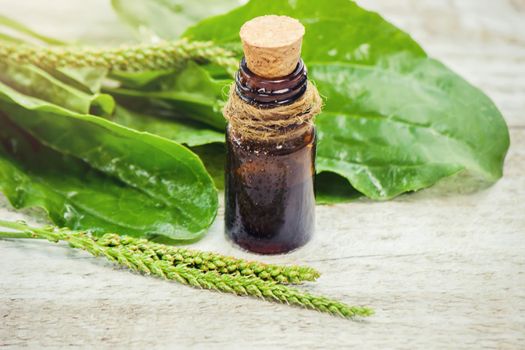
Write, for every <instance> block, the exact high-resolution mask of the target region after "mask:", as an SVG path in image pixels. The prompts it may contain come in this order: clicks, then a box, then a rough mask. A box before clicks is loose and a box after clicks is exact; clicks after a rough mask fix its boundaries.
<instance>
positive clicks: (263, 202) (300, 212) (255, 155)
mask: <svg viewBox="0 0 525 350" xmlns="http://www.w3.org/2000/svg"><path fill="white" fill-rule="evenodd" d="M306 84H307V77H306V69H305V67H304V64H303V63H302V62H299V63H298V65H297V68H296V69H295V71H294V72H292V73H291V74H290V75H288V76H286V77H283V78H278V79H264V78H261V77H258V76H256V75H255V74H253V73H252V72H250V71H249V69H248V68H247V66H246V63H245V61H244V60H243V61H241V65H240V69H239V72H238V74H237V79H236V91H237V94H238V96H239V97H241V98H242V99H243V100H244V101H245V102H247V103H250V104H252V105H255V106H257V107H258V108H272V107H275V106H282V105H286V104H290V103H293V102H294V101H296V100H297V99H298V98H299V97H301V96H302V95H303V93H304V91H305V90H306ZM297 131H299V132H297ZM289 135H292V136H289V137H287V134H286V133H285V134H283V137H280V138H278V140H264V141H262V140H251V139H245V138H243V135H240V134H239V133H238V132H237V130H235V129H234V128H233V127H232V126H231V125H229V126H228V128H227V133H226V146H227V162H226V178H225V205H226V212H225V229H226V235H227V236H228V237H229V238H230V239H231V240H232V241H233V242H235V243H236V244H238V245H239V246H241V247H242V248H244V249H247V250H249V251H252V252H256V253H260V254H279V253H285V252H289V251H291V250H294V249H296V248H298V247H301V246H303V245H304V244H306V243H307V242H308V241H309V240H310V238H311V237H312V235H313V232H314V226H315V191H314V176H315V151H316V134H315V127H314V126H313V125H310V124H308V125H302V126H301V127H300V129H298V130H292V131H291V132H290V133H289Z"/></svg>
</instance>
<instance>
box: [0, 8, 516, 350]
mask: <svg viewBox="0 0 525 350" xmlns="http://www.w3.org/2000/svg"><path fill="white" fill-rule="evenodd" d="M360 2H361V3H363V5H364V6H366V7H368V8H371V9H375V10H378V11H380V12H381V13H382V14H384V15H385V17H387V18H389V19H390V20H392V21H393V22H394V23H396V24H397V25H399V26H401V27H402V28H404V29H406V30H407V31H409V32H410V33H411V34H412V35H413V36H414V37H415V38H416V39H417V40H418V41H419V42H421V43H422V44H423V46H424V47H425V49H427V51H428V52H429V53H430V54H432V55H433V56H435V57H437V58H439V59H442V60H443V61H445V62H446V63H447V64H449V65H450V66H451V67H452V68H454V69H455V70H456V71H458V72H459V73H460V74H462V75H464V76H466V77H467V78H468V79H469V80H470V81H472V82H473V83H475V84H476V85H478V86H480V87H481V88H482V89H484V90H485V91H486V92H487V93H488V94H489V96H491V97H492V98H494V100H495V102H496V103H497V104H498V107H500V108H501V110H502V112H503V114H504V115H505V117H506V118H507V121H508V123H509V125H510V126H511V140H512V147H511V150H510V152H509V155H508V157H507V161H506V165H505V176H504V177H503V178H502V179H501V180H500V181H499V182H497V183H496V184H495V185H493V186H492V187H489V188H487V189H484V190H478V191H474V192H472V189H469V188H464V186H463V185H464V182H461V181H459V180H458V179H452V180H445V181H443V182H442V183H440V184H438V185H437V186H435V187H434V188H431V189H428V190H425V191H421V192H419V193H416V194H413V195H405V196H402V197H400V198H398V199H396V200H394V201H389V202H384V203H375V202H370V201H367V200H361V201H357V202H354V203H349V204H344V205H335V206H321V207H318V211H317V215H318V227H317V235H316V237H315V239H314V241H313V242H311V243H310V244H309V245H308V246H306V247H305V248H303V249H301V250H299V251H297V252H294V253H292V254H289V255H285V256H276V257H256V256H253V255H250V254H247V253H244V252H241V251H239V250H237V249H236V248H234V247H232V246H230V245H229V244H228V243H227V242H226V241H225V240H224V238H223V236H222V211H221V213H220V214H219V217H218V218H217V221H216V223H215V224H214V225H213V227H212V229H211V231H210V233H209V234H208V235H207V236H206V237H205V238H204V239H203V240H202V241H200V242H198V243H197V244H195V245H194V246H195V247H196V248H199V249H209V250H215V251H219V252H222V253H226V254H232V255H236V256H244V257H251V258H258V259H261V260H265V261H268V262H282V263H308V264H310V265H312V266H314V267H317V268H318V269H320V270H321V271H322V272H323V276H322V278H321V279H320V280H319V282H318V283H315V284H309V285H307V286H305V289H308V290H311V291H313V292H316V293H324V294H328V295H331V296H334V297H337V298H341V299H343V300H345V301H347V302H349V303H356V304H366V305H370V306H373V307H374V308H375V309H376V311H377V315H375V316H374V317H372V318H370V319H369V320H367V321H363V322H350V321H344V320H340V319H337V318H333V317H330V316H327V315H323V314H318V313H314V312H311V311H305V310H299V309H295V308H290V307H286V306H282V305H274V304H269V303H264V302H261V301H256V300H252V299H248V298H239V297H234V296H230V295H222V294H217V293H212V292H208V291H200V290H193V289H190V288H187V287H184V286H179V285H177V284H175V283H167V282H164V281H160V280H156V279H153V278H147V277H142V276H137V275H134V274H132V273H129V272H126V271H122V270H118V269H115V268H113V267H111V266H110V265H109V264H107V263H105V262H104V261H103V260H100V259H94V258H91V257H89V256H88V255H86V254H84V253H82V252H77V251H73V250H71V249H69V248H67V247H66V246H64V245H60V246H54V245H50V244H48V243H45V242H29V241H24V242H20V241H0V346H2V345H3V346H7V347H13V348H16V347H21V346H31V347H42V346H51V347H61V346H69V345H72V346H83V347H89V348H99V347H117V348H130V347H131V348H144V347H160V348H168V347H170V348H172V347H176V346H179V347H189V346H194V347H198V348H227V347H228V348H230V347H233V348H246V347H250V348H252V347H253V348H268V347H287V348H297V349H304V348H323V347H324V348H330V349H333V348H336V347H337V348H338V347H343V348H346V347H349V346H351V345H355V346H360V347H361V348H367V349H368V348H405V349H412V348H425V349H442V348H475V349H477V348H482V347H487V348H503V349H519V348H524V347H525V175H524V174H525V93H524V91H525V68H524V67H525V64H524V63H525V37H524V33H525V29H524V27H523V26H524V23H525V15H524V14H525V4H524V3H523V2H522V1H511V0H507V1H503V0H501V1H488V0H486V1H476V0H461V1H460V0H454V1H452V0H451V1H433V0H432V1H431V0H424V1H421V0H420V1H416V0H403V1H395V2H393V1H387V0H362V1H360ZM28 3H29V2H28V1H14V0H9V1H7V0H0V9H1V10H0V12H3V13H5V14H7V15H13V16H15V17H17V18H19V19H22V20H24V21H25V22H26V23H32V24H33V25H34V27H35V28H42V30H45V31H46V33H48V34H50V35H56V34H61V36H62V37H64V38H75V37H78V36H83V35H82V33H87V31H89V29H86V28H83V27H82V26H81V25H79V22H80V23H89V26H90V27H91V28H96V29H94V30H95V34H96V35H95V37H98V38H100V37H103V36H105V35H106V33H104V31H103V29H102V28H103V26H104V25H106V24H107V26H108V27H109V28H117V27H118V26H116V25H115V24H114V20H115V18H114V16H113V15H112V14H111V13H110V9H109V7H108V5H107V2H106V1H103V0H99V1H90V2H80V1H73V0H68V1H58V0H54V1H46V2H32V3H31V8H32V11H30V12H28V11H27V10H25V9H26V8H27V6H28ZM50 4H51V5H50ZM48 7H51V9H50V8H48ZM77 8H78V9H81V10H75V9H77ZM27 18H29V19H30V21H29V22H27V21H26V20H25V19H27ZM83 20H85V21H86V22H82V21H83ZM99 20H100V22H99ZM70 27H71V28H73V29H72V30H71V31H67V29H66V28H70ZM79 28H83V29H79ZM78 34H80V35H78ZM88 34H90V35H91V34H93V33H88ZM121 34H122V35H121ZM86 35H87V34H86ZM107 36H108V37H110V38H117V37H118V38H122V37H125V32H124V31H121V32H118V31H114V32H112V33H107ZM27 214H28V212H27V211H24V213H23V214H20V213H16V212H15V211H13V210H12V209H10V208H9V205H8V203H7V201H6V200H5V198H3V197H2V199H0V217H1V218H8V219H16V218H29V216H28V215H27ZM30 214H31V216H30V217H35V215H34V214H35V212H34V211H31V213H30ZM37 217H40V218H42V216H41V215H40V216H38V215H37Z"/></svg>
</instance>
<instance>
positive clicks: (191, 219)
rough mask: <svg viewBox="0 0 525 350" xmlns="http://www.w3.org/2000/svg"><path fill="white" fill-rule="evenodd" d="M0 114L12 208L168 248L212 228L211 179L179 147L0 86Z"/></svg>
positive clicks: (4, 183)
mask: <svg viewBox="0 0 525 350" xmlns="http://www.w3.org/2000/svg"><path fill="white" fill-rule="evenodd" d="M0 110H1V111H2V112H3V113H4V115H3V117H2V119H1V120H0V122H1V125H0V129H1V130H2V135H1V138H0V140H1V142H2V145H3V148H2V152H1V153H2V155H3V157H2V161H1V162H0V187H1V188H2V190H3V192H4V193H5V194H6V196H7V197H8V198H9V200H10V201H11V202H12V203H13V205H14V206H15V207H17V208H20V207H26V206H35V205H37V206H42V207H44V209H46V210H47V211H48V213H49V215H50V217H51V219H52V220H53V221H54V222H55V223H57V224H59V225H66V226H70V227H71V228H75V229H93V230H95V231H100V232H102V231H105V232H107V231H112V230H115V231H119V232H126V233H128V234H133V235H137V236H150V237H151V236H163V237H165V238H169V239H173V240H195V239H197V238H198V237H200V235H202V234H203V233H204V232H205V231H206V229H207V228H208V226H209V225H210V224H211V222H212V221H213V219H214V217H215V214H216V211H217V193H216V190H215V188H214V186H213V182H212V179H211V178H210V176H209V175H208V174H207V172H206V171H205V169H204V166H203V164H202V162H201V161H200V159H199V158H198V157H197V156H196V155H195V154H193V153H192V152H190V151H189V150H188V149H186V148H185V147H183V146H181V145H179V144H177V143H175V142H173V141H170V140H167V139H165V138H162V137H159V136H156V135H152V134H149V133H141V132H138V131H134V130H132V129H128V128H125V127H122V126H119V125H117V124H115V123H112V122H110V121H107V120H105V119H102V118H99V117H95V116H92V115H89V114H80V113H76V112H73V111H71V110H67V109H64V108H62V107H59V106H57V105H55V104H52V103H50V102H46V101H43V100H40V99H37V98H34V97H30V96H27V95H24V94H21V93H19V92H18V91H16V90H14V89H12V88H10V87H9V86H7V85H5V84H3V83H0ZM6 116H8V118H7V117H6ZM35 155H36V156H35Z"/></svg>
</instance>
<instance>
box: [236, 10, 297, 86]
mask: <svg viewBox="0 0 525 350" xmlns="http://www.w3.org/2000/svg"><path fill="white" fill-rule="evenodd" d="M240 36H241V40H242V45H243V49H244V57H245V59H246V64H247V65H248V68H249V69H250V70H251V71H252V72H253V73H255V74H256V75H258V76H260V77H264V78H280V77H284V76H287V75H288V74H290V73H292V72H293V70H294V69H295V67H296V66H297V62H299V59H300V57H301V44H302V41H303V36H304V26H303V25H302V24H301V23H300V22H299V21H298V20H296V19H294V18H290V17H287V16H275V15H270V16H261V17H256V18H254V19H252V20H250V21H248V22H246V23H244V25H243V26H242V27H241V32H240Z"/></svg>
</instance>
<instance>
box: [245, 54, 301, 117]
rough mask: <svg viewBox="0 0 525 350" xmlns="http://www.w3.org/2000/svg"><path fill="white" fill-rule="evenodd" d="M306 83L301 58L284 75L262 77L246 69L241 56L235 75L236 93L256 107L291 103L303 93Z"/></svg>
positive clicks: (271, 106)
mask: <svg viewBox="0 0 525 350" xmlns="http://www.w3.org/2000/svg"><path fill="white" fill-rule="evenodd" d="M307 83H308V78H307V72H306V67H305V66H304V63H303V61H302V60H299V62H298V63H297V66H296V68H295V70H294V71H293V72H292V73H290V74H289V75H287V76H285V77H281V78H263V77H261V76H258V75H256V74H255V73H253V72H252V71H250V69H248V66H247V64H246V60H245V59H244V57H243V58H242V60H241V63H240V65H239V70H238V71H237V74H236V76H235V89H236V92H237V95H238V96H239V97H240V98H241V99H242V100H243V101H245V102H247V103H249V104H252V105H255V106H256V107H258V108H273V107H277V106H283V105H287V104H291V103H293V102H294V101H296V100H297V99H298V98H299V97H301V96H302V95H303V94H304V92H305V91H306V87H307Z"/></svg>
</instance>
